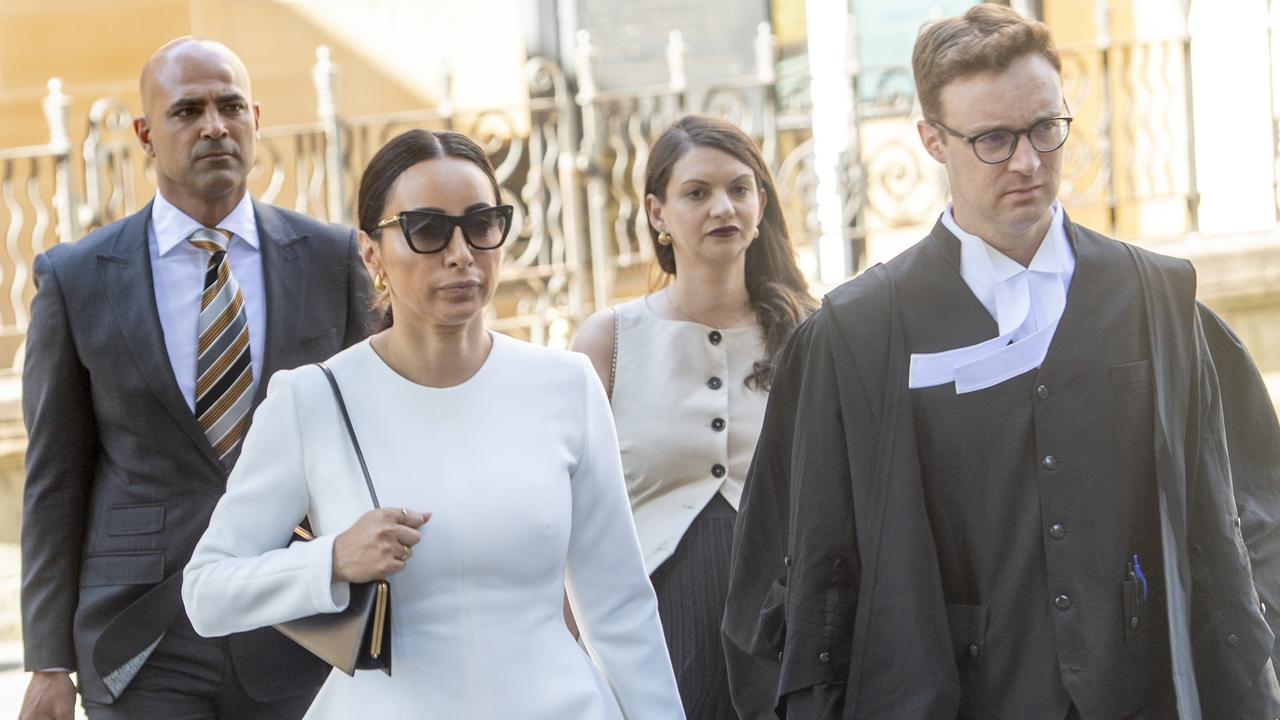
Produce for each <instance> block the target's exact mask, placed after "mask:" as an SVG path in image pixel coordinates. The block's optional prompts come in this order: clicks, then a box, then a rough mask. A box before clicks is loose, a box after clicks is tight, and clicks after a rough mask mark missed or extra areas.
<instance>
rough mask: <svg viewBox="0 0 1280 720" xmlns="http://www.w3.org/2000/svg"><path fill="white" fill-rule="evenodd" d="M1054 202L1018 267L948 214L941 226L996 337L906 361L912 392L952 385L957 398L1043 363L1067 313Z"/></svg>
mask: <svg viewBox="0 0 1280 720" xmlns="http://www.w3.org/2000/svg"><path fill="white" fill-rule="evenodd" d="M1063 220H1064V216H1063V212H1062V206H1061V204H1059V203H1056V202H1055V203H1054V205H1053V220H1052V221H1051V222H1050V225H1049V231H1048V233H1046V235H1045V238H1044V240H1043V241H1042V242H1041V243H1040V248H1039V249H1038V250H1037V251H1036V254H1035V256H1034V257H1033V258H1032V259H1031V264H1030V265H1029V266H1027V267H1023V266H1022V265H1020V264H1018V263H1017V262H1016V261H1014V260H1012V259H1011V258H1009V257H1008V256H1006V255H1004V254H1003V253H1001V252H1000V251H998V250H996V249H995V248H993V247H991V246H990V245H988V244H987V243H986V242H984V241H983V240H982V239H981V238H979V237H977V236H976V235H973V234H971V233H968V232H965V231H964V230H962V229H961V228H960V226H959V225H957V224H956V221H955V219H954V217H953V216H952V213H951V208H950V207H948V208H947V210H946V211H945V212H943V214H942V224H943V225H945V226H946V227H947V229H948V230H950V231H951V233H952V234H954V235H955V236H956V237H957V238H958V239H959V240H960V275H961V277H962V278H963V279H964V281H965V283H966V284H967V285H968V286H969V288H970V290H972V291H973V294H974V295H975V296H976V297H977V298H978V300H979V301H980V302H981V303H982V304H983V306H984V307H985V308H986V309H987V311H988V312H990V313H991V316H992V317H993V318H995V320H996V324H997V326H998V328H999V333H1000V334H999V335H998V336H997V337H995V338H992V339H991V340H986V341H984V342H981V343H977V344H976V345H969V346H967V347H962V348H955V349H952V350H945V351H942V352H936V353H913V354H912V355H911V367H910V374H909V376H908V385H909V386H910V387H911V388H912V389H916V388H926V387H933V386H935V385H945V384H947V383H951V382H954V383H955V386H956V393H959V394H962V393H968V392H974V391H976V390H982V389H985V388H989V387H992V386H994V385H998V384H1000V383H1002V382H1004V381H1006V380H1008V379H1010V378H1012V377H1016V376H1018V375H1021V374H1022V373H1024V372H1027V371H1028V370H1033V369H1035V368H1037V367H1039V366H1040V364H1041V363H1042V362H1044V358H1045V355H1046V354H1047V353H1048V352H1049V345H1050V344H1051V343H1052V342H1053V335H1054V333H1055V332H1056V331H1057V329H1058V320H1059V319H1060V318H1061V317H1062V313H1063V311H1064V310H1065V309H1066V306H1067V289H1068V288H1069V287H1070V285H1071V275H1072V273H1073V272H1074V270H1075V255H1074V253H1073V252H1072V249H1071V243H1070V241H1069V240H1068V239H1067V235H1066V229H1065V227H1064V224H1063Z"/></svg>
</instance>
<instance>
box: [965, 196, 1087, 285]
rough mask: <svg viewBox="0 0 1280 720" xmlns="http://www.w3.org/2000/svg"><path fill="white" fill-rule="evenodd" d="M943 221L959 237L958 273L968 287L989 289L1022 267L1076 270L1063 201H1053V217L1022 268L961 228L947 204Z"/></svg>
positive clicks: (1067, 272)
mask: <svg viewBox="0 0 1280 720" xmlns="http://www.w3.org/2000/svg"><path fill="white" fill-rule="evenodd" d="M942 224H943V226H944V227H946V228H947V229H948V230H950V231H951V234H952V235H955V236H956V238H957V239H959V240H960V275H961V276H962V277H963V278H964V279H965V281H966V282H967V283H969V285H971V286H977V287H980V288H984V289H985V288H990V287H992V286H994V285H995V284H996V283H1000V282H1004V281H1005V280H1008V279H1009V278H1012V277H1015V276H1016V275H1018V273H1021V272H1022V271H1024V270H1031V271H1033V272H1041V273H1052V274H1057V275H1063V274H1065V275H1070V274H1071V272H1072V270H1074V269H1075V256H1074V254H1073V253H1072V251H1071V242H1070V240H1068V239H1067V231H1066V222H1065V213H1063V210H1062V203H1060V202H1058V201H1056V200H1055V201H1054V202H1053V218H1052V219H1051V220H1050V221H1049V230H1048V232H1046V233H1045V236H1044V239H1043V240H1041V242H1040V247H1039V248H1038V249H1037V250H1036V254H1035V255H1034V256H1033V257H1032V258H1031V264H1030V265H1028V266H1027V267H1025V268H1024V267H1023V266H1022V265H1020V264H1019V263H1018V262H1017V261H1016V260H1013V259H1012V258H1010V257H1009V256H1008V255H1005V254H1004V253H1002V252H1000V251H999V250H997V249H995V248H994V247H991V246H990V245H988V244H987V243H986V242H985V241H984V240H983V239H982V238H980V237H978V236H977V235H974V234H973V233H970V232H966V231H965V230H963V229H961V228H960V226H959V225H958V224H956V219H955V216H954V215H953V213H952V206H951V205H950V204H948V205H947V209H946V210H945V211H943V213H942Z"/></svg>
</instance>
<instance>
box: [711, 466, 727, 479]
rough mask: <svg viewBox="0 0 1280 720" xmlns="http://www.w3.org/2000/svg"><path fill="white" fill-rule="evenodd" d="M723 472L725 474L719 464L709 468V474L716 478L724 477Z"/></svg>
mask: <svg viewBox="0 0 1280 720" xmlns="http://www.w3.org/2000/svg"><path fill="white" fill-rule="evenodd" d="M724 472H725V471H724V466H723V465H721V464H720V463H716V464H715V465H712V466H711V474H712V475H714V476H716V477H718V478H722V477H724Z"/></svg>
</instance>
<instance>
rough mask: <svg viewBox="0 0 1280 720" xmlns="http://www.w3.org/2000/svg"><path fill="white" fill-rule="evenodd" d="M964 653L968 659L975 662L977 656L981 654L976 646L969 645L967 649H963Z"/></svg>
mask: <svg viewBox="0 0 1280 720" xmlns="http://www.w3.org/2000/svg"><path fill="white" fill-rule="evenodd" d="M964 651H965V653H966V654H967V655H968V656H969V658H970V659H971V660H977V659H978V654H979V652H981V651H980V650H979V649H978V646H977V645H970V646H969V647H967V648H965V649H964Z"/></svg>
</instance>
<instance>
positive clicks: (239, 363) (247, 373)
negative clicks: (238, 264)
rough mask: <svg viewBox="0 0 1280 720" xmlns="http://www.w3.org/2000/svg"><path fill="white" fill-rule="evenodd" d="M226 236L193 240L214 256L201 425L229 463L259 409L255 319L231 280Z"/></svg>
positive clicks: (204, 323) (204, 313) (199, 377)
mask: <svg viewBox="0 0 1280 720" xmlns="http://www.w3.org/2000/svg"><path fill="white" fill-rule="evenodd" d="M230 239H231V234H230V233H229V232H227V231H226V230H222V229H217V230H211V229H209V228H200V229H199V230H196V231H195V232H193V233H191V235H190V236H189V237H188V238H187V241H188V242H190V243H191V244H192V245H195V246H196V247H198V248H200V249H201V250H204V251H205V252H208V253H210V257H209V264H208V266H207V267H206V269H205V273H204V294H203V295H202V296H201V297H200V334H199V340H198V345H197V348H196V419H197V420H199V421H200V427H202V428H204V434H205V436H206V437H208V438H209V443H210V444H212V445H213V451H214V453H215V454H216V455H217V456H218V457H219V458H221V459H222V461H223V462H224V463H227V462H229V461H230V459H231V458H233V457H234V455H233V453H234V451H235V450H236V448H237V447H238V446H239V444H240V438H241V437H243V436H244V431H245V428H246V427H247V426H248V424H249V410H250V409H251V406H252V404H253V392H252V391H253V363H252V361H251V360H250V355H249V317H248V315H247V314H246V312H245V309H244V298H243V297H242V296H241V295H240V285H239V283H237V282H236V279H235V278H234V277H232V276H231V263H230V261H229V260H228V259H227V249H226V244H227V243H228V242H230Z"/></svg>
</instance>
